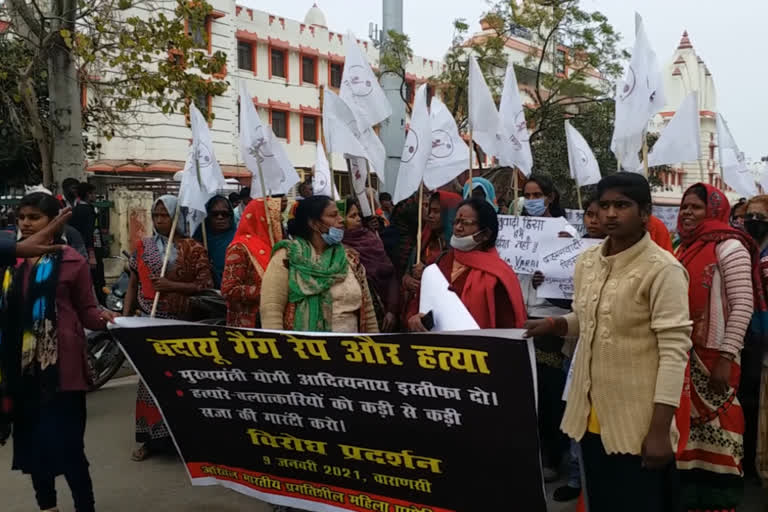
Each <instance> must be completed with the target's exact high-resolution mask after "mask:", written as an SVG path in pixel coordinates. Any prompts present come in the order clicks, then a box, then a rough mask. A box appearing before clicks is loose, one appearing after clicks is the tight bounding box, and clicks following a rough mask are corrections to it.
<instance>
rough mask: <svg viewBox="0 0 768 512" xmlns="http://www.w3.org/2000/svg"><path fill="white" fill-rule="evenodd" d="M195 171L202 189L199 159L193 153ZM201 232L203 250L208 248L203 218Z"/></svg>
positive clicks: (206, 213) (206, 215) (206, 216)
mask: <svg viewBox="0 0 768 512" xmlns="http://www.w3.org/2000/svg"><path fill="white" fill-rule="evenodd" d="M195 154H197V151H195ZM195 172H196V173H197V185H198V186H199V187H200V188H201V189H202V188H203V179H202V176H200V159H199V158H197V155H195ZM205 218H206V219H207V218H208V212H205ZM200 228H201V232H202V234H203V247H205V250H206V251H207V250H208V233H206V231H205V220H203V223H202V224H201V225H200ZM190 234H193V233H190Z"/></svg>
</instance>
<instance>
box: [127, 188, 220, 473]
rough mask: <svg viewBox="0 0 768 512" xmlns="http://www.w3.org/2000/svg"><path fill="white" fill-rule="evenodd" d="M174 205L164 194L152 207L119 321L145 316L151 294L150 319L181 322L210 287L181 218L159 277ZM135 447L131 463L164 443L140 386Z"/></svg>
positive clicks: (204, 262)
mask: <svg viewBox="0 0 768 512" xmlns="http://www.w3.org/2000/svg"><path fill="white" fill-rule="evenodd" d="M177 204H178V200H177V198H176V196H172V195H164V196H160V198H158V199H157V201H155V203H154V205H153V206H152V224H153V228H154V234H153V236H151V237H148V238H144V239H142V240H140V241H139V243H138V244H137V245H136V252H134V253H133V256H132V257H131V262H130V267H131V281H130V284H129V285H128V290H127V292H126V294H125V305H124V306H123V314H124V315H125V316H133V315H134V314H135V313H136V306H137V305H138V309H139V313H140V314H141V315H142V316H149V315H150V313H151V312H152V303H153V301H154V298H155V293H156V292H157V293H159V294H160V297H159V300H158V303H157V304H158V305H157V313H156V316H157V317H159V318H170V319H181V318H184V316H185V315H186V314H187V312H188V311H189V297H190V296H191V295H193V294H195V293H198V292H200V291H202V290H205V289H208V288H211V287H213V275H212V273H211V264H210V261H209V260H208V253H207V252H206V251H205V247H203V246H202V245H201V244H199V243H198V242H196V241H195V240H193V239H192V238H189V236H188V235H187V233H186V230H185V229H184V227H183V226H184V222H183V218H182V216H181V215H179V221H178V225H177V229H176V233H175V235H174V237H173V246H172V247H171V250H170V252H169V257H168V268H167V271H166V273H165V277H160V274H161V270H162V267H163V259H164V257H165V253H166V247H167V246H168V240H169V235H170V233H171V227H172V226H173V216H174V215H175V213H176V207H177ZM136 443H137V447H136V449H135V450H134V452H133V454H132V456H131V458H132V460H134V461H137V462H139V461H143V460H145V459H146V458H147V457H149V456H150V455H151V451H152V449H154V448H155V447H164V446H167V445H169V443H170V436H169V434H168V429H167V428H166V426H165V422H163V418H162V416H161V414H160V410H159V409H158V407H157V405H156V404H155V402H154V400H152V396H151V395H150V394H149V391H148V390H147V388H146V387H145V386H144V384H143V383H139V390H138V395H137V398H136Z"/></svg>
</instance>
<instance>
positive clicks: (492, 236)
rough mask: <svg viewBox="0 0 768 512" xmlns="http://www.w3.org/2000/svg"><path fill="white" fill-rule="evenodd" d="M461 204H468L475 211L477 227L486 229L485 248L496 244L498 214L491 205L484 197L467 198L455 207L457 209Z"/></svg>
mask: <svg viewBox="0 0 768 512" xmlns="http://www.w3.org/2000/svg"><path fill="white" fill-rule="evenodd" d="M462 206H469V207H470V208H472V209H473V210H475V213H477V227H478V228H479V229H480V230H483V229H487V230H488V236H489V238H488V242H486V244H485V247H484V248H486V249H488V248H491V247H493V246H495V245H496V239H497V238H498V237H499V216H498V214H497V213H496V210H494V208H493V206H491V204H490V203H489V202H488V201H486V200H485V199H476V198H469V199H465V200H464V201H462V202H460V203H459V205H458V206H457V207H456V211H458V210H459V209H460V208H461V207H462Z"/></svg>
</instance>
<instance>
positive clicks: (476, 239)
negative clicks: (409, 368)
mask: <svg viewBox="0 0 768 512" xmlns="http://www.w3.org/2000/svg"><path fill="white" fill-rule="evenodd" d="M498 235H499V219H498V216H497V215H496V211H495V210H494V209H493V206H491V205H490V203H488V202H487V201H485V200H482V199H467V200H465V201H463V202H462V203H460V204H459V208H458V210H457V211H456V219H455V220H454V224H453V235H452V236H451V249H450V250H449V251H448V252H446V253H445V254H444V255H443V256H441V257H440V259H439V260H438V261H437V266H438V267H439V268H440V270H441V271H442V273H443V275H444V276H445V278H446V279H447V280H448V282H449V283H450V284H451V288H452V289H453V290H454V291H455V292H456V294H457V295H458V296H459V298H460V299H461V302H463V303H464V305H465V306H466V307H467V310H469V313H470V314H471V315H472V317H473V318H474V319H475V321H476V322H477V324H478V325H479V326H480V328H481V329H519V328H521V327H522V326H523V324H524V323H525V320H526V318H527V317H526V313H525V303H524V302H523V295H522V293H521V291H520V283H519V282H518V280H517V275H516V274H515V271H514V270H512V268H511V267H510V266H509V265H507V264H506V263H505V262H504V260H502V259H501V257H500V256H499V253H498V252H497V251H496V238H497V237H498ZM417 301H418V297H417ZM423 317H424V315H423V314H414V315H413V316H411V317H410V319H409V320H408V327H409V329H410V330H411V331H413V332H426V331H427V329H426V328H425V327H424V324H423V323H422V318H423Z"/></svg>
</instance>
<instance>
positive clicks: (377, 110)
mask: <svg viewBox="0 0 768 512" xmlns="http://www.w3.org/2000/svg"><path fill="white" fill-rule="evenodd" d="M344 53H345V54H346V58H345V61H344V72H343V73H342V76H341V89H340V90H339V95H340V96H341V99H342V100H344V101H345V102H346V104H347V105H349V107H350V108H351V109H352V111H353V112H354V114H355V117H356V118H357V121H358V125H359V127H360V129H361V131H362V129H364V128H369V127H371V126H374V125H377V124H379V123H380V122H382V121H383V120H385V119H386V118H388V117H389V116H390V115H392V107H391V106H390V104H389V100H387V96H386V95H385V94H384V90H383V89H382V88H381V86H380V85H379V81H378V79H377V78H376V75H375V74H374V73H373V70H372V69H371V65H370V64H369V63H368V60H367V59H366V58H365V55H363V51H362V50H361V49H360V46H358V44H357V38H356V37H355V35H354V34H353V33H352V32H347V36H346V37H345V39H344ZM377 169H378V170H379V171H382V170H383V167H382V168H377Z"/></svg>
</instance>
